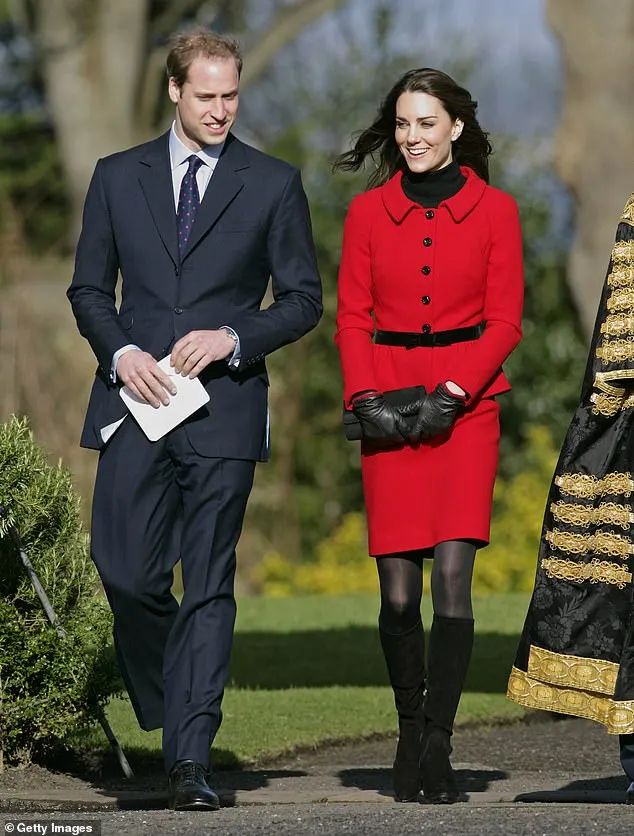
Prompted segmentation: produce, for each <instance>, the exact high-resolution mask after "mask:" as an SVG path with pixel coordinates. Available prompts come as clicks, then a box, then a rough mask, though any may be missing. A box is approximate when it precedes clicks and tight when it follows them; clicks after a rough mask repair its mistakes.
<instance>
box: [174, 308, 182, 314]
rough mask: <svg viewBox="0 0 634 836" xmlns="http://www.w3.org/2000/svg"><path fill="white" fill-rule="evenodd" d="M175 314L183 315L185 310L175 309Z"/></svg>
mask: <svg viewBox="0 0 634 836" xmlns="http://www.w3.org/2000/svg"><path fill="white" fill-rule="evenodd" d="M174 313H175V314H182V313H183V309H182V308H174Z"/></svg>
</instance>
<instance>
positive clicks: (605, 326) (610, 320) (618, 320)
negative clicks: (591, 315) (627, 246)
mask: <svg viewBox="0 0 634 836" xmlns="http://www.w3.org/2000/svg"><path fill="white" fill-rule="evenodd" d="M631 272H632V273H634V270H633V271H631ZM601 333H602V334H607V335H608V337H621V336H622V335H623V334H632V333H634V316H625V314H610V315H609V316H607V317H606V318H605V322H603V323H601Z"/></svg>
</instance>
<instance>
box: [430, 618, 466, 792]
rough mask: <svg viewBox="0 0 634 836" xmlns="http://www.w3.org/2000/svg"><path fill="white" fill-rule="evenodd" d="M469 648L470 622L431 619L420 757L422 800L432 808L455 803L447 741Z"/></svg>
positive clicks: (462, 682) (449, 746)
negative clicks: (436, 805)
mask: <svg viewBox="0 0 634 836" xmlns="http://www.w3.org/2000/svg"><path fill="white" fill-rule="evenodd" d="M472 648H473V619H472V618H445V617H443V616H438V615H436V616H434V621H433V624H432V628H431V632H430V637H429V665H428V680H427V693H426V695H425V704H424V715H425V728H424V733H423V744H422V754H421V773H422V781H423V793H424V794H425V800H426V801H428V802H431V803H432V804H453V803H454V802H455V801H457V800H458V787H457V785H456V778H455V775H454V772H453V769H452V768H451V763H450V761H449V756H450V754H451V742H450V739H451V735H452V733H453V723H454V719H455V716H456V711H457V710H458V703H459V702H460V695H461V694H462V689H463V686H464V681H465V677H466V675H467V668H468V667H469V660H470V659H471V650H472Z"/></svg>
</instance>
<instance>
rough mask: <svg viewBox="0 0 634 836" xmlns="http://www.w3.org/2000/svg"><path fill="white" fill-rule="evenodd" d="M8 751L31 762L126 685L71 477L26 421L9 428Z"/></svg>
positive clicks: (4, 612)
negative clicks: (51, 616)
mask: <svg viewBox="0 0 634 836" xmlns="http://www.w3.org/2000/svg"><path fill="white" fill-rule="evenodd" d="M0 502H2V503H3V504H4V505H5V506H7V508H8V509H9V519H8V520H0V749H2V752H3V755H4V759H5V761H7V762H9V763H26V762H28V761H29V760H31V759H32V758H33V757H34V756H35V755H36V754H38V753H41V752H44V751H46V750H47V749H51V748H53V747H56V746H59V745H60V744H62V743H63V741H64V740H65V738H66V737H67V735H68V734H69V733H70V732H72V731H74V730H76V729H77V728H78V727H81V726H83V725H88V724H90V723H92V722H94V721H95V719H97V718H98V716H99V714H100V712H101V710H102V707H103V706H104V705H105V703H106V701H107V699H108V697H109V696H110V695H111V694H112V693H114V692H115V691H116V690H117V689H118V681H119V680H118V676H117V670H116V664H115V662H114V658H113V654H112V652H111V649H110V643H111V633H112V623H111V617H110V613H109V608H108V606H107V603H106V602H105V600H104V599H103V596H102V594H101V591H100V583H99V578H98V575H97V573H96V570H95V569H94V566H93V564H92V561H91V560H90V556H89V551H88V541H87V536H86V534H85V533H84V531H83V530H82V526H81V522H80V517H79V498H78V496H77V494H76V493H75V491H74V490H73V487H72V484H71V477H70V474H69V472H68V471H67V470H66V469H65V468H63V467H62V466H61V464H59V465H57V466H56V467H55V466H51V465H50V464H49V463H48V461H47V459H46V456H45V454H44V452H43V451H42V450H41V449H40V448H39V446H38V445H37V443H36V442H35V440H34V438H33V435H32V433H31V431H30V429H29V427H28V424H27V422H26V421H25V420H18V419H17V418H12V419H11V420H10V421H9V422H8V423H6V424H0ZM9 525H15V526H16V527H17V529H18V531H19V532H20V534H21V537H22V540H23V542H24V546H25V550H26V552H27V554H28V556H29V558H30V560H31V563H32V564H33V566H34V568H35V570H36V572H37V573H38V575H39V578H40V580H41V582H42V585H43V587H44V589H45V590H46V592H47V594H48V596H49V598H50V600H51V603H52V605H53V609H54V610H55V613H56V615H57V617H58V620H59V622H60V625H61V626H62V627H63V628H64V630H65V631H66V633H67V635H66V637H65V638H64V637H60V636H59V635H58V633H57V632H56V631H55V630H54V629H53V628H52V627H51V626H50V624H49V622H48V619H47V617H46V615H45V613H44V610H43V608H42V606H41V604H40V601H39V599H38V597H37V594H36V592H35V590H34V589H33V586H32V584H31V582H30V580H29V578H28V576H27V574H26V572H25V570H24V568H23V566H22V563H21V561H20V557H19V554H18V553H17V550H16V547H15V544H14V543H13V541H12V539H11V537H10V536H9V534H8V527H9Z"/></svg>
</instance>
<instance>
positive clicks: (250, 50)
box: [240, 0, 347, 87]
mask: <svg viewBox="0 0 634 836" xmlns="http://www.w3.org/2000/svg"><path fill="white" fill-rule="evenodd" d="M345 2H347V0H301V2H298V3H295V4H293V5H292V6H283V7H282V8H281V9H279V11H278V12H277V14H276V15H275V17H274V18H273V20H272V21H271V23H270V24H269V25H268V27H267V28H266V29H265V31H264V32H263V33H262V34H259V35H258V37H257V41H254V42H253V43H251V44H250V45H248V46H247V49H246V50H245V52H246V55H245V66H244V69H243V71H242V78H241V79H240V84H241V86H242V87H245V86H246V85H247V84H249V83H250V82H251V81H254V80H255V79H256V78H257V77H258V76H260V75H261V74H262V73H263V72H264V70H265V69H266V67H267V66H268V65H269V64H270V63H271V61H272V60H273V58H275V56H276V54H277V53H278V52H279V51H280V50H281V49H282V47H284V46H285V45H286V44H287V43H288V42H289V41H292V40H293V38H296V37H297V35H298V34H299V33H300V32H301V31H302V29H305V28H306V27H307V26H310V24H311V23H314V22H315V21H316V20H319V18H320V17H323V15H325V14H326V13H327V12H332V11H335V9H338V8H339V6H342V5H343V4H344V3H345Z"/></svg>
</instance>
